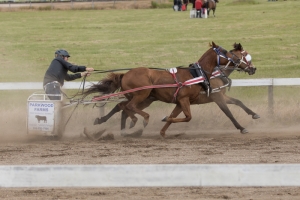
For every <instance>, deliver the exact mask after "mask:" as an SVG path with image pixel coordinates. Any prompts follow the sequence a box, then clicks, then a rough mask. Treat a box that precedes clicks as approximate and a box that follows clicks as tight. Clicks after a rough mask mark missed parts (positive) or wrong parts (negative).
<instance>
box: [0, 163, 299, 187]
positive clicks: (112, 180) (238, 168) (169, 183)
mask: <svg viewBox="0 0 300 200" xmlns="http://www.w3.org/2000/svg"><path fill="white" fill-rule="evenodd" d="M0 177H1V178H0V188H1V187H205V186H207V187H210V186H218V187H219V186H221V187H222V186H225V187H259V186H297V187H299V186H300V164H247V165H245V164H222V165H217V164H177V165H176V164H162V165H12V166H10V165H4V166H0Z"/></svg>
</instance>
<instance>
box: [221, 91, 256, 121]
mask: <svg viewBox="0 0 300 200" xmlns="http://www.w3.org/2000/svg"><path fill="white" fill-rule="evenodd" d="M224 96H225V100H226V103H227V104H234V105H237V106H239V107H241V108H242V109H243V110H244V111H245V112H246V113H247V114H248V115H252V118H253V119H258V118H260V116H259V115H258V114H256V113H255V112H253V111H252V110H250V109H249V108H248V107H247V106H245V105H244V104H243V102H241V101H240V100H238V99H235V98H232V97H229V96H227V95H224Z"/></svg>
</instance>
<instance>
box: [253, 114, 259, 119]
mask: <svg viewBox="0 0 300 200" xmlns="http://www.w3.org/2000/svg"><path fill="white" fill-rule="evenodd" d="M259 118H260V116H259V115H258V114H255V115H252V119H259Z"/></svg>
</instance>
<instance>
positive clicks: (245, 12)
mask: <svg viewBox="0 0 300 200" xmlns="http://www.w3.org/2000/svg"><path fill="white" fill-rule="evenodd" d="M169 3H170V2H169ZM152 4H153V5H154V3H152ZM150 5H151V2H149V6H150ZM170 5H171V4H170ZM155 7H156V9H131V10H115V9H112V10H84V9H83V10H80V9H76V10H52V9H22V10H20V11H13V12H9V11H5V12H0V19H1V20H0V30H1V36H0V44H1V45H0V52H1V53H0V67H1V73H0V82H27V81H28V82H29V81H32V82H35V81H37V82H42V80H43V76H44V73H45V71H46V69H47V68H48V66H49V64H50V62H51V60H52V59H53V57H54V52H55V50H57V49H59V48H64V49H67V50H68V51H69V53H70V54H71V58H70V62H72V63H74V64H79V65H87V66H89V67H94V68H95V69H104V70H109V69H121V68H135V67H139V66H144V67H160V68H170V67H174V66H179V65H185V66H187V65H188V64H189V63H192V62H195V61H196V60H198V59H199V57H200V56H201V55H202V54H203V53H204V52H205V51H206V50H207V49H208V48H209V47H208V44H209V42H211V41H214V42H215V43H216V44H218V45H221V46H222V47H224V48H225V49H227V50H230V49H231V48H232V44H233V43H235V42H238V43H241V44H242V45H243V47H244V48H245V49H246V50H247V51H248V52H249V53H250V54H251V55H252V59H253V60H252V61H253V63H254V64H255V66H256V67H257V73H256V74H255V75H254V76H248V75H247V74H244V73H233V74H232V75H231V78H233V79H247V78H289V77H290V78H295V77H299V75H300V60H299V52H300V37H299V33H300V23H299V19H300V12H299V9H300V2H299V1H277V2H268V1H267V0H254V1H242V0H240V1H235V0H228V1H225V0H221V1H220V3H218V4H217V10H216V17H215V18H214V17H210V18H208V19H190V18H189V11H187V12H174V11H173V10H172V6H170V8H166V9H163V8H162V7H165V4H163V5H156V4H155ZM190 8H191V4H189V6H188V9H190ZM104 75H105V74H103V75H101V74H94V75H92V76H90V77H89V78H88V81H98V80H100V79H101V78H103V76H104ZM41 89H42V88H41ZM298 89H299V88H298V87H277V88H276V89H274V96H275V103H276V105H277V106H278V105H279V106H281V107H285V105H289V106H290V107H289V109H290V110H287V111H286V113H293V114H295V115H297V113H296V110H297V109H295V105H296V107H297V108H298V107H299V105H300V104H299V101H298V100H296V99H299V97H300V95H299V94H298V93H297V92H296V93H295V91H298ZM32 92H33V91H18V92H16V91H1V92H0V99H1V102H0V107H1V110H2V111H5V113H6V112H9V111H10V110H14V109H16V108H20V107H22V110H23V112H24V110H25V105H26V100H27V98H28V96H29V95H30V94H31V93H32ZM228 94H229V95H230V96H233V97H238V98H239V99H241V100H242V101H243V102H244V103H245V104H246V105H249V106H250V107H252V108H253V109H254V110H255V109H256V110H257V111H261V112H265V113H266V110H267V105H268V103H267V101H268V97H267V87H235V88H232V89H231V91H230V93H228ZM286 96H288V97H291V96H292V97H294V98H286ZM159 105H160V104H159ZM163 105H165V104H163ZM257 106H258V107H257ZM259 106H261V107H259ZM171 107H172V105H171ZM194 108H195V107H194ZM201 108H206V107H205V106H201ZM207 108H208V107H207ZM258 109H259V110H258ZM264 109H265V110H264ZM168 112H169V111H167V112H166V113H168ZM220 112H221V111H220ZM241 112H242V111H241ZM25 113H26V112H25ZM243 115H244V114H243ZM221 116H223V114H221ZM278 116H279V115H278ZM286 116H288V114H282V117H281V118H280V119H279V120H283V119H285V118H286ZM286 119H290V117H288V118H286ZM297 119H298V118H297ZM294 121H295V120H294ZM230 127H232V125H230Z"/></svg>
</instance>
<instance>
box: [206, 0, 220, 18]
mask: <svg viewBox="0 0 300 200" xmlns="http://www.w3.org/2000/svg"><path fill="white" fill-rule="evenodd" d="M218 2H219V1H218V0H207V1H206V2H205V3H204V7H205V8H206V9H207V16H209V12H210V11H211V10H212V11H213V15H214V17H215V11H216V9H217V3H218Z"/></svg>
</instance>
